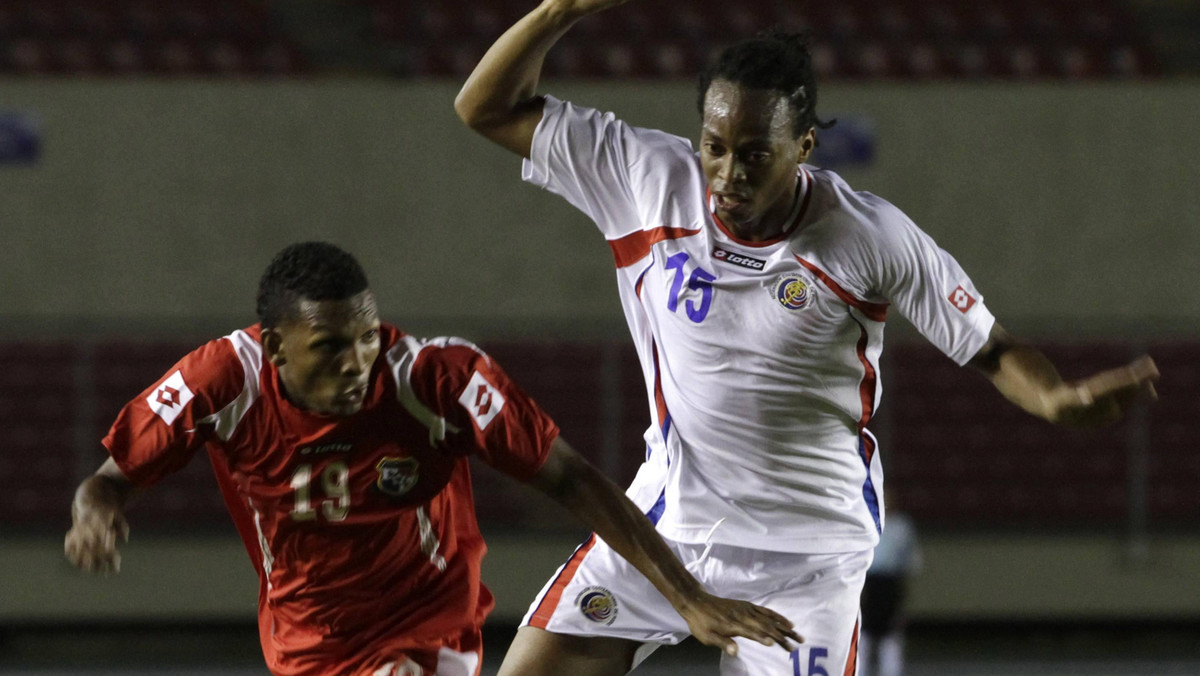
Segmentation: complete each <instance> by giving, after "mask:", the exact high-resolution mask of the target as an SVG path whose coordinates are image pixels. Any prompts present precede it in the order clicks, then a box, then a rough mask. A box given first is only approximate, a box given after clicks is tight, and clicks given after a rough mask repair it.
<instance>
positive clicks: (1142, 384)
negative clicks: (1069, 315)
mask: <svg viewBox="0 0 1200 676" xmlns="http://www.w3.org/2000/svg"><path fill="white" fill-rule="evenodd" d="M970 364H971V366H974V367H975V368H977V369H979V370H980V371H982V372H983V373H984V375H986V376H987V377H988V378H989V379H991V381H992V384H994V385H995V386H996V389H998V390H1000V393H1001V394H1003V395H1004V396H1005V397H1006V398H1007V399H1008V400H1009V401H1011V402H1013V403H1014V404H1016V405H1017V406H1020V407H1021V408H1023V409H1025V410H1026V411H1028V412H1029V413H1032V414H1033V415H1036V416H1038V417H1040V418H1044V419H1046V420H1049V421H1050V422H1052V423H1057V424H1060V425H1070V426H1077V427H1084V426H1093V425H1104V424H1108V423H1114V422H1116V421H1118V420H1120V419H1121V418H1122V417H1123V416H1124V415H1125V411H1126V410H1127V409H1128V408H1129V406H1130V405H1131V404H1132V403H1133V402H1134V401H1136V400H1137V399H1139V398H1143V397H1144V398H1151V399H1153V398H1155V397H1156V395H1155V392H1154V381H1156V380H1158V368H1157V367H1156V366H1155V365H1154V360H1153V359H1151V358H1150V357H1148V356H1141V357H1138V358H1137V359H1135V360H1133V361H1132V362H1130V363H1129V364H1127V365H1125V366H1121V367H1118V368H1115V369H1110V370H1108V371H1102V372H1100V373H1097V374H1094V375H1092V376H1089V377H1087V378H1083V379H1081V380H1076V381H1072V382H1064V381H1063V379H1062V378H1061V377H1060V376H1059V375H1058V371H1057V370H1056V369H1055V368H1054V365H1053V364H1051V363H1050V360H1049V359H1047V358H1046V356H1045V355H1044V354H1042V353H1041V352H1040V351H1038V350H1037V349H1035V348H1033V347H1030V346H1028V345H1024V344H1021V343H1019V342H1017V341H1016V340H1014V339H1013V338H1012V337H1011V336H1010V335H1008V333H1007V332H1006V331H1005V330H1004V329H1003V328H1002V327H1001V326H1000V325H999V324H996V325H995V326H994V327H993V328H992V333H991V335H990V336H989V338H988V342H987V344H986V345H984V347H983V349H981V350H980V351H979V354H977V355H975V357H974V358H973V359H972V360H971V361H970Z"/></svg>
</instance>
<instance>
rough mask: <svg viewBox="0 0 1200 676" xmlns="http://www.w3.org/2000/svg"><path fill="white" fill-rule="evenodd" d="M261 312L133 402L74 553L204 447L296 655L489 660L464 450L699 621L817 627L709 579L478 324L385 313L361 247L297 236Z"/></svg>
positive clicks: (349, 663) (777, 632)
mask: <svg viewBox="0 0 1200 676" xmlns="http://www.w3.org/2000/svg"><path fill="white" fill-rule="evenodd" d="M257 309H258V316H259V320H260V321H259V323H258V324H255V325H253V326H251V327H249V328H246V329H244V330H238V331H234V332H233V333H231V334H230V335H228V336H225V337H224V338H221V339H219V340H214V341H212V342H209V343H207V344H205V345H203V346H201V347H200V348H199V349H197V350H195V351H193V352H192V353H190V354H188V355H187V356H185V357H184V358H183V359H182V360H180V361H179V362H178V363H177V364H175V365H174V366H172V367H171V369H170V370H169V371H168V372H167V373H166V375H164V376H163V377H162V378H161V379H160V380H159V381H158V382H157V383H155V384H154V385H153V386H151V387H150V388H149V389H147V390H146V391H145V392H143V393H142V394H140V395H138V396H137V397H136V398H134V400H133V401H131V402H130V403H129V404H128V405H126V406H125V408H124V409H122V411H121V413H120V415H119V416H118V417H117V420H116V422H115V423H114V424H113V426H112V429H111V430H110V432H109V433H108V435H107V436H106V437H105V439H104V441H103V443H104V445H105V447H106V448H107V449H108V452H109V454H110V455H111V458H110V459H109V460H107V461H106V462H105V463H104V464H103V466H101V467H100V469H99V470H98V471H97V472H96V473H95V474H94V475H93V476H91V477H89V478H88V479H86V480H85V481H84V482H83V483H82V484H81V485H80V486H79V489H78V490H77V492H76V495H75V499H74V502H73V504H72V517H73V521H74V525H73V526H72V528H71V530H70V531H69V532H68V533H67V536H66V542H65V549H66V555H67V558H68V559H70V560H71V562H72V563H74V564H75V565H77V566H79V567H81V568H83V569H86V570H92V571H115V570H117V569H118V567H119V563H120V556H119V554H118V552H117V549H116V543H117V540H118V539H121V540H123V539H125V538H127V536H128V532H129V526H128V524H127V522H126V519H125V508H126V506H127V504H128V502H129V500H130V498H131V497H133V496H134V495H135V494H136V493H137V492H138V491H139V490H141V489H142V488H144V487H147V486H150V485H152V484H154V483H155V482H156V481H158V480H159V479H161V478H162V477H164V476H165V475H167V474H169V473H170V472H172V471H173V470H176V469H179V468H180V467H182V466H183V465H184V464H185V463H187V462H188V461H189V460H190V459H191V457H192V456H193V455H194V454H195V453H196V452H197V451H199V450H200V449H201V448H205V449H206V451H207V453H208V456H209V459H210V460H211V461H212V464H213V468H214V470H215V474H216V477H217V480H218V483H219V485H220V489H221V491H222V494H223V497H224V499H225V502H226V504H227V506H228V508H229V512H230V514H231V515H232V517H233V520H234V523H235V525H236V526H237V529H238V532H239V533H240V535H241V537H242V540H243V541H244V543H245V545H246V548H247V551H248V552H249V554H250V557H251V559H252V561H254V562H255V566H256V568H257V569H258V574H259V634H260V639H261V642H262V647H263V653H264V656H265V658H266V662H267V665H268V667H269V668H270V669H271V671H272V672H273V673H275V674H279V675H288V676H300V675H307V674H356V675H357V674H369V675H372V676H374V675H379V676H382V675H395V676H430V675H435V674H436V675H437V676H476V675H477V674H479V672H480V663H481V641H480V627H481V625H482V624H483V620H484V617H485V616H486V615H487V613H488V611H489V610H490V609H491V608H492V606H493V600H492V597H491V594H490V593H489V592H488V590H487V588H486V587H484V586H483V585H482V584H481V583H480V579H479V567H480V561H481V560H482V558H483V554H484V551H485V546H484V543H483V539H482V538H481V536H480V533H479V529H478V526H477V524H476V520H475V512H474V505H473V502H472V496H471V479H470V474H469V472H468V464H467V458H468V456H470V455H476V456H478V457H479V458H480V459H481V460H483V461H484V462H486V463H488V464H489V465H491V466H493V467H495V468H497V469H499V470H500V471H502V472H504V473H506V474H508V475H509V476H512V477H514V478H516V479H518V480H521V481H526V482H528V483H530V484H532V485H533V486H535V487H537V488H538V489H540V490H542V491H544V492H545V493H547V494H548V495H550V496H551V497H553V498H554V499H555V500H557V501H558V502H559V503H561V504H562V505H563V506H565V507H566V508H567V509H568V510H570V511H571V512H572V513H573V514H574V515H575V516H576V517H578V518H579V520H580V521H582V522H583V523H584V524H586V525H587V526H588V527H589V528H591V529H592V530H594V531H595V532H596V534H597V535H598V536H599V537H601V538H603V539H604V540H605V541H606V542H607V543H608V544H609V545H610V546H611V547H613V549H615V550H616V551H618V552H620V553H621V554H622V555H623V556H625V557H626V558H627V559H628V560H629V562H630V563H632V564H633V565H634V566H636V567H637V569H638V570H640V571H641V572H642V573H643V574H644V575H646V576H647V577H648V578H649V579H650V580H652V581H653V582H654V584H655V585H656V586H657V587H658V589H659V590H660V591H661V592H662V593H663V594H664V595H665V596H666V597H667V598H669V599H672V602H673V603H674V604H675V608H676V609H677V610H678V611H679V613H680V614H681V615H682V616H683V617H684V618H686V619H687V621H688V623H689V626H690V627H691V628H692V630H693V634H694V635H696V636H697V638H699V639H700V640H701V641H703V642H705V643H708V644H712V645H717V646H720V647H722V648H725V649H729V648H730V646H732V645H733V640H732V639H733V637H735V636H742V637H747V638H751V639H754V640H757V641H760V642H762V643H764V644H771V643H780V644H784V645H786V644H787V643H788V642H789V641H798V640H800V639H799V637H798V636H797V635H796V634H795V632H794V631H792V629H791V627H792V625H791V623H790V622H789V621H787V620H786V619H784V618H783V617H782V616H780V615H778V614H776V613H774V612H772V611H770V610H766V609H764V608H760V607H758V606H755V605H753V604H750V603H747V602H743V601H733V600H728V599H724V598H720V597H716V596H713V595H710V594H708V593H707V592H705V591H704V590H703V588H702V587H701V586H700V584H699V583H698V582H697V581H696V580H695V578H693V577H692V575H691V574H690V573H689V572H688V571H687V570H686V569H685V568H684V567H683V565H682V564H681V563H680V562H679V560H678V559H676V558H675V557H674V556H673V555H672V554H671V553H670V551H669V550H668V549H667V548H666V546H665V544H664V543H663V541H662V540H661V538H660V537H659V536H658V534H657V532H656V531H655V530H654V527H653V525H652V524H651V523H650V521H649V520H648V519H647V517H646V516H645V515H644V514H642V512H640V511H639V510H638V509H637V507H636V506H635V505H634V504H633V503H632V502H630V501H629V499H628V498H626V497H625V495H624V493H622V491H621V490H620V489H619V488H617V486H616V485H614V484H613V483H612V482H611V481H609V480H608V479H607V478H605V477H604V476H603V475H602V474H600V473H599V472H598V471H597V470H596V469H595V468H594V467H593V466H592V465H590V464H589V463H588V462H587V461H586V460H584V459H583V458H582V457H580V456H579V455H578V454H577V453H576V452H575V451H574V450H572V449H571V447H570V446H569V445H568V444H567V443H566V442H565V441H564V440H563V439H562V438H561V437H560V436H559V430H558V427H557V426H556V425H555V424H554V422H553V421H552V420H551V419H550V418H549V417H548V416H547V415H546V414H545V412H543V411H542V409H541V408H539V407H538V406H537V404H536V403H534V401H533V400H532V399H530V398H529V397H528V396H527V395H526V394H525V393H524V392H522V391H521V390H520V389H519V388H518V387H517V386H516V385H515V384H514V383H513V382H512V381H511V380H509V378H508V376H506V375H505V373H504V371H503V370H501V369H500V367H499V366H498V365H497V364H496V363H495V362H493V361H492V360H491V359H490V358H489V357H488V356H487V355H486V354H484V353H483V352H482V351H480V350H479V349H478V348H477V347H475V346H474V345H472V344H470V343H468V342H466V341H463V340H460V339H455V338H437V339H432V340H421V339H418V338H414V337H412V336H409V335H406V334H405V333H404V332H402V331H400V330H399V329H397V328H395V327H393V326H390V325H388V324H385V323H382V322H381V321H380V319H379V315H378V311H377V309H376V305H375V299H374V296H373V295H372V293H371V291H370V289H369V287H368V284H367V278H366V275H365V273H364V272H363V270H362V267H361V266H360V265H359V263H358V262H357V261H356V260H355V259H354V258H353V257H352V256H351V255H349V254H348V253H346V252H344V251H342V250H341V249H338V248H337V247H334V246H332V245H330V244H325V243H320V242H307V243H301V244H295V245H292V246H289V247H287V248H286V249H284V250H283V251H282V252H280V253H279V254H278V255H277V256H276V257H275V259H274V260H273V261H272V262H271V264H270V266H269V267H268V268H267V271H266V273H265V274H264V275H263V277H262V280H261V282H260V285H259V290H258V303H257Z"/></svg>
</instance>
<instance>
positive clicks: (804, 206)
mask: <svg viewBox="0 0 1200 676" xmlns="http://www.w3.org/2000/svg"><path fill="white" fill-rule="evenodd" d="M799 189H800V190H803V191H804V198H803V199H802V200H801V203H800V210H799V211H797V212H796V217H795V218H793V219H792V222H791V223H789V224H788V225H787V226H785V227H784V229H783V232H781V233H779V236H778V237H772V238H771V239H768V240H764V241H762V242H751V241H748V240H744V239H742V238H740V237H738V236H737V235H734V234H733V232H731V231H730V230H729V227H728V226H726V225H725V223H724V222H723V221H722V220H721V219H720V218H719V217H717V212H716V210H714V209H712V207H711V204H712V189H710V188H706V189H705V192H704V198H705V200H706V201H707V202H708V203H709V205H710V206H709V212H710V213H711V214H712V217H713V221H714V222H715V223H716V224H717V227H718V228H720V229H721V232H723V233H725V235H726V236H727V237H729V239H732V240H733V241H735V242H737V243H738V244H741V245H742V246H751V247H764V246H771V245H772V244H776V243H778V242H782V241H783V240H785V239H787V238H788V237H790V236H791V234H792V233H793V232H795V231H796V227H797V226H799V225H800V222H801V221H803V220H804V214H806V213H808V203H809V202H811V201H812V193H813V191H812V176H810V175H809V173H808V170H807V169H803V168H802V169H800V186H799Z"/></svg>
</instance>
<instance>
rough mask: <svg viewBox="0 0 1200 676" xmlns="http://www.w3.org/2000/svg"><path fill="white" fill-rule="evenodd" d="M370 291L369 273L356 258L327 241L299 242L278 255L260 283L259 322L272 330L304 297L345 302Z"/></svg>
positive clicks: (258, 300) (289, 314) (288, 315)
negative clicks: (368, 284) (368, 285)
mask: <svg viewBox="0 0 1200 676" xmlns="http://www.w3.org/2000/svg"><path fill="white" fill-rule="evenodd" d="M366 289H367V273H366V272H364V271H363V268H362V265H360V264H359V263H358V261H357V260H355V258H354V256H351V255H350V254H348V253H346V252H345V251H343V250H341V249H339V248H338V247H336V246H334V245H332V244H329V243H327V242H299V243H297V244H292V245H290V246H288V247H286V248H285V249H284V250H283V251H280V252H279V253H277V254H275V258H274V259H272V260H271V264H270V265H268V266H267V271H266V272H264V273H263V276H262V279H260V280H259V282H258V299H257V310H258V319H259V321H260V322H262V325H263V327H264V328H273V327H275V326H278V325H279V323H280V322H281V321H283V320H285V319H287V318H288V317H290V316H291V314H292V313H293V312H294V311H295V309H296V304H297V302H298V301H299V300H300V299H301V298H306V299H308V300H344V299H346V298H349V297H351V296H353V295H355V294H358V293H361V292H363V291H365V290H366Z"/></svg>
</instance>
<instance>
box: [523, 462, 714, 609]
mask: <svg viewBox="0 0 1200 676" xmlns="http://www.w3.org/2000/svg"><path fill="white" fill-rule="evenodd" d="M538 485H539V488H541V489H542V490H543V491H545V492H546V493H547V494H548V495H550V497H552V498H554V499H555V500H556V501H557V502H559V504H561V505H563V506H564V507H566V508H567V509H568V510H569V511H570V512H571V513H572V514H573V515H575V517H576V518H578V519H579V520H580V521H581V522H583V524H584V525H586V526H587V527H588V528H591V529H592V530H593V531H595V533H596V535H597V536H599V537H600V538H601V539H603V540H604V541H605V542H606V543H608V545H609V546H610V547H612V548H613V550H614V551H615V552H617V553H618V554H620V555H621V556H622V557H623V558H625V560H626V561H629V563H631V564H632V565H633V566H634V567H635V568H637V569H638V571H640V572H641V573H642V574H643V575H645V576H646V579H648V580H649V581H650V582H651V583H652V584H653V585H654V586H655V588H657V589H658V590H659V591H660V592H662V594H663V596H665V597H666V598H667V600H669V601H670V602H671V604H672V605H674V606H675V607H676V608H681V607H683V606H685V605H687V604H688V603H690V602H691V601H692V600H693V599H694V598H696V595H697V594H699V593H701V592H703V588H702V587H701V586H700V583H699V582H698V581H696V579H695V578H694V577H692V575H691V573H689V572H688V571H687V569H686V568H684V567H683V564H682V563H680V561H679V559H677V558H676V557H675V555H674V554H673V553H672V552H671V550H670V549H668V548H667V545H666V543H665V542H663V539H662V536H660V535H659V534H658V531H657V530H655V529H654V524H652V523H650V520H649V519H648V518H646V515H645V514H643V513H642V512H641V511H640V510H639V509H638V508H637V505H635V504H633V501H631V500H630V499H629V498H628V497H626V495H625V493H624V492H622V491H621V489H620V488H619V487H618V486H617V485H616V484H614V483H613V482H612V481H610V480H609V479H608V478H607V477H605V476H604V475H603V474H601V473H600V471H599V470H597V469H596V468H595V467H593V466H592V465H591V464H590V463H588V462H587V461H586V460H583V459H582V458H579V457H578V456H574V458H572V459H571V460H570V461H569V462H567V463H564V467H563V469H562V471H561V472H560V473H559V477H558V478H557V479H556V480H555V481H554V482H553V483H551V484H546V483H540V484H538Z"/></svg>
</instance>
